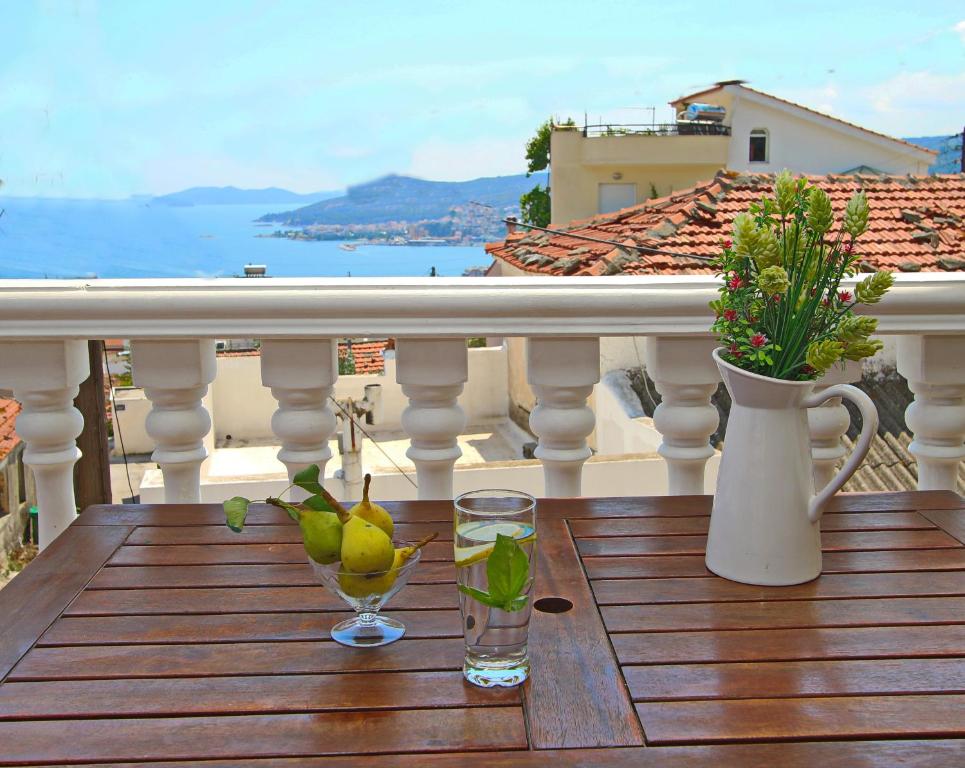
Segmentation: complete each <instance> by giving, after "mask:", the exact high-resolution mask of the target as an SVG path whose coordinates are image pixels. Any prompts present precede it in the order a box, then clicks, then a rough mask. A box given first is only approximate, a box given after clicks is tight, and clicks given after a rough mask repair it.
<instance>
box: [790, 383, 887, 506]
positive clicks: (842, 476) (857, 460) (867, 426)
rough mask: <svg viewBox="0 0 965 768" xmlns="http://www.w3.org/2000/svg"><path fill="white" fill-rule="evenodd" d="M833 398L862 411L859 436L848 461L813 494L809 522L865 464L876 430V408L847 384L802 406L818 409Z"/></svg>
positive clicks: (826, 392) (867, 398)
mask: <svg viewBox="0 0 965 768" xmlns="http://www.w3.org/2000/svg"><path fill="white" fill-rule="evenodd" d="M832 397H843V398H844V399H846V400H850V401H851V402H852V403H854V404H855V405H856V406H857V407H858V411H860V412H861V434H860V435H858V442H857V443H856V444H855V446H854V450H853V451H851V455H850V456H848V460H847V461H845V462H844V466H843V467H841V469H840V470H838V474H836V475H835V476H834V477H833V478H831V482H829V483H828V484H827V485H826V486H824V488H822V489H821V490H820V491H818V493H817V494H816V495H814V496H812V497H811V502H810V504H808V519H809V520H810V521H811V522H812V523H816V522H817V521H818V520H820V519H821V515H822V514H824V507H825V506H826V505H827V503H828V502H829V501H830V500H831V497H832V496H834V494H836V493H837V492H838V491H840V490H841V486H843V485H844V484H845V483H846V482H848V480H849V479H850V478H851V475H853V474H854V473H855V470H857V469H858V466H859V465H860V464H861V462H862V461H864V457H865V456H867V455H868V449H869V448H871V439H872V438H873V437H874V435H875V432H877V431H878V409H877V408H875V404H874V403H873V402H872V400H871V398H870V397H868V395H866V394H865V393H864V392H862V391H861V390H860V389H858V388H857V387H853V386H851V385H850V384H835V385H833V386H830V387H828V388H827V389H825V390H824V391H822V392H818V393H816V394H813V395H811V396H810V397H808V398H807V399H806V400H805V401H804V407H805V408H817V407H818V406H819V405H821V404H822V403H825V402H827V401H828V400H830V399H831V398H832Z"/></svg>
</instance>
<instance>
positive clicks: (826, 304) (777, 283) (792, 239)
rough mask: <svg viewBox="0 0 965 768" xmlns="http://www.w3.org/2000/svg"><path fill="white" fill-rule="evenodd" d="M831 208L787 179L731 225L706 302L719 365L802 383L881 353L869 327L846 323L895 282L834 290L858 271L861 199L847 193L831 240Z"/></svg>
mask: <svg viewBox="0 0 965 768" xmlns="http://www.w3.org/2000/svg"><path fill="white" fill-rule="evenodd" d="M834 223H835V221H834V212H833V211H832V208H831V200H830V198H829V197H828V195H827V193H826V192H825V191H824V190H822V189H821V188H819V187H817V186H813V185H809V184H808V183H807V180H806V179H803V178H801V179H795V178H794V177H793V176H792V175H791V174H790V172H788V171H787V170H785V171H782V172H781V173H779V174H778V175H777V178H776V180H775V184H774V196H773V197H768V196H766V195H765V196H763V197H762V198H761V200H760V201H759V202H757V203H753V204H752V205H751V206H750V207H749V212H748V213H741V214H738V215H737V216H736V217H735V219H734V234H733V240H725V241H724V242H723V252H722V254H721V255H720V257H719V258H718V259H716V260H715V266H716V267H717V269H718V270H719V273H720V274H721V275H722V276H723V280H724V283H723V285H722V286H721V288H720V298H719V299H717V300H715V301H713V302H711V305H710V306H711V309H713V310H714V312H715V314H716V320H715V322H714V325H713V330H714V332H716V333H717V335H718V337H719V339H720V341H721V343H722V344H723V346H724V349H723V350H722V352H721V357H722V358H723V359H724V360H726V361H727V362H729V363H731V364H733V365H735V366H737V367H738V368H742V369H743V370H745V371H750V372H751V373H757V374H760V375H762V376H769V377H771V378H775V379H784V380H789V381H808V380H812V379H816V378H817V377H818V376H820V375H822V374H823V373H825V371H827V370H828V369H829V368H831V366H833V365H834V364H835V363H838V362H843V361H845V360H860V359H862V358H864V357H870V356H872V355H874V354H875V353H876V352H877V351H878V350H879V349H881V342H880V341H877V340H873V339H871V338H869V337H870V336H871V334H873V333H874V331H875V328H876V326H877V320H875V319H874V318H872V317H864V316H859V315H856V314H854V311H853V310H854V307H855V306H857V305H858V304H875V303H877V302H879V301H880V300H881V298H882V297H883V296H884V295H885V292H886V291H887V290H888V289H889V288H890V287H891V285H892V283H893V282H894V277H893V275H892V274H891V273H890V272H884V271H879V272H875V273H874V274H871V275H869V276H868V277H866V278H864V279H863V280H861V281H860V282H859V283H858V284H857V285H856V286H855V288H854V291H851V290H847V289H843V288H842V287H841V282H842V280H844V279H845V278H847V277H853V276H854V275H855V274H856V273H857V272H858V262H859V257H858V253H857V249H856V243H857V240H858V238H859V237H860V236H861V235H862V234H864V232H866V231H867V229H868V199H867V197H866V196H865V194H864V193H863V192H856V193H855V194H854V195H853V196H852V198H851V199H850V201H849V202H848V205H847V207H846V208H845V211H844V216H843V217H842V219H841V221H840V222H839V226H838V228H837V232H835V233H832V231H831V230H832V228H833V227H834Z"/></svg>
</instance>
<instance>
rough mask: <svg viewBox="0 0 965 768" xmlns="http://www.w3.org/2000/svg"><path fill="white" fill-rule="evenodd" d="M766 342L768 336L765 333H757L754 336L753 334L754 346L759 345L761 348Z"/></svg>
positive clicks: (752, 344)
mask: <svg viewBox="0 0 965 768" xmlns="http://www.w3.org/2000/svg"><path fill="white" fill-rule="evenodd" d="M765 344H767V336H765V335H764V334H763V333H755V334H754V335H753V336H751V346H752V347H757V348H758V349H760V348H761V347H763V346H764V345H765Z"/></svg>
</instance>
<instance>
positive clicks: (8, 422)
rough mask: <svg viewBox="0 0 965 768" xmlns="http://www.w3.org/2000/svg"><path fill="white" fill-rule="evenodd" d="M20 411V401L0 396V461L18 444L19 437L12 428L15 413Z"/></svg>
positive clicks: (15, 416)
mask: <svg viewBox="0 0 965 768" xmlns="http://www.w3.org/2000/svg"><path fill="white" fill-rule="evenodd" d="M18 413H20V403H18V402H17V401H16V400H8V399H7V398H5V397H0V461H3V460H4V459H5V458H7V456H8V455H9V454H10V452H11V451H12V450H13V449H14V448H16V447H17V446H18V445H20V437H19V435H17V433H16V432H14V430H13V425H14V422H15V421H16V419H17V414H18Z"/></svg>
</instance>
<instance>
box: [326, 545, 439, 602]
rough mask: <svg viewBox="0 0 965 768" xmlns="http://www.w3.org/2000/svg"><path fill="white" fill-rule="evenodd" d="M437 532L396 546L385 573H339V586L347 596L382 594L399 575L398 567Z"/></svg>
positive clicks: (358, 596) (359, 596)
mask: <svg viewBox="0 0 965 768" xmlns="http://www.w3.org/2000/svg"><path fill="white" fill-rule="evenodd" d="M436 536H438V534H436V533H433V534H432V535H431V536H426V537H425V538H424V539H422V541H420V542H418V543H416V544H410V545H408V546H405V547H396V549H395V554H394V556H393V559H392V567H391V568H390V569H389V570H387V571H386V572H385V573H374V574H372V575H371V576H368V575H365V574H354V573H344V572H343V573H340V574H339V576H338V583H339V586H340V587H341V588H342V591H343V592H344V593H345V594H346V595H348V596H349V597H357V598H359V599H361V598H363V597H368V596H369V595H384V594H385V593H386V592H388V591H389V590H390V589H392V586H393V585H394V584H395V579H396V577H397V576H398V575H399V569H400V568H401V567H402V566H403V565H405V564H406V562H407V561H408V560H409V558H410V557H412V555H413V554H415V552H416V550H418V549H422V547H424V546H425V545H426V544H428V543H429V542H430V541H432V540H433V539H434V538H435V537H436Z"/></svg>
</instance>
